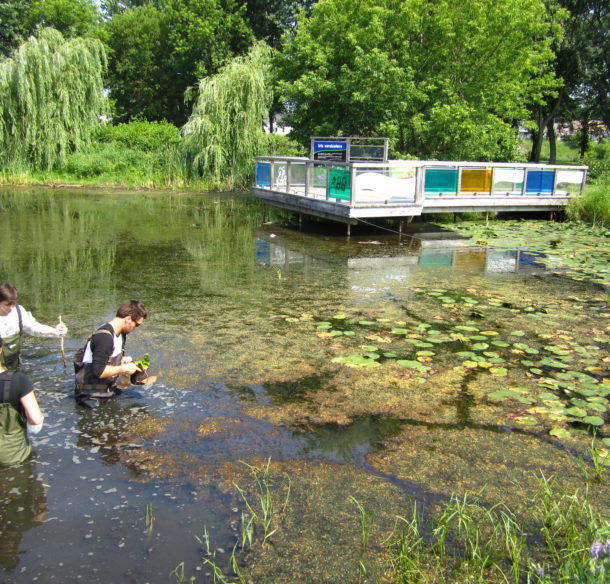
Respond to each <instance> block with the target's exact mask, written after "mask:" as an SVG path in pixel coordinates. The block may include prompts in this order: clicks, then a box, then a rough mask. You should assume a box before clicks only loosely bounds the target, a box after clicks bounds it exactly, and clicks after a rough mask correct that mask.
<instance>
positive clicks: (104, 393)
mask: <svg viewBox="0 0 610 584" xmlns="http://www.w3.org/2000/svg"><path fill="white" fill-rule="evenodd" d="M102 333H105V334H109V335H112V333H111V332H110V331H109V330H106V329H102V330H98V331H95V332H94V333H93V335H98V334H102ZM93 335H91V336H90V337H89V339H88V340H87V342H86V343H85V346H84V347H83V351H82V353H83V355H84V352H85V349H86V347H87V344H88V343H90V342H91V339H92V338H93ZM123 347H125V337H124V336H123ZM123 354H124V350H123V351H121V354H120V355H117V356H116V357H114V358H113V357H109V358H108V363H107V364H108V365H114V366H116V365H120V364H121V362H122V360H123ZM74 377H75V380H76V384H75V387H74V397H75V399H76V402H77V403H78V404H80V405H81V406H85V407H87V408H97V407H99V405H100V402H104V401H106V400H108V399H110V398H111V397H114V396H115V395H116V394H117V392H118V390H116V389H115V388H114V387H113V386H114V383H115V382H116V380H117V377H118V376H116V375H115V376H113V377H108V378H107V380H100V381H99V382H98V383H87V381H88V380H90V379H91V378H93V377H95V376H94V375H93V372H92V371H91V363H81V364H80V367H78V368H77V366H76V364H75V375H74Z"/></svg>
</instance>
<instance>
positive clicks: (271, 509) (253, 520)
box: [233, 458, 290, 545]
mask: <svg viewBox="0 0 610 584" xmlns="http://www.w3.org/2000/svg"><path fill="white" fill-rule="evenodd" d="M242 464H244V465H245V466H246V467H248V469H250V471H251V472H252V476H253V477H254V482H255V485H256V490H257V498H256V500H254V499H252V498H249V497H248V495H247V494H246V491H245V489H243V488H242V487H240V486H239V485H238V484H237V483H235V482H234V483H233V486H234V487H235V488H236V489H237V491H238V493H239V494H240V496H241V498H242V500H243V501H244V503H245V504H246V507H247V509H248V512H249V516H246V515H245V514H242V544H245V543H248V545H252V541H253V540H254V530H255V528H256V526H258V527H259V528H260V529H261V530H262V539H261V544H264V543H266V542H267V540H268V539H269V538H270V537H271V536H272V535H273V534H274V533H275V532H276V531H277V529H278V525H277V524H278V521H279V514H280V513H282V512H283V511H284V510H285V509H286V505H288V501H289V499H290V481H289V480H288V482H287V486H286V497H285V499H284V503H283V504H282V505H278V504H277V502H276V501H275V499H274V497H273V493H272V484H271V479H270V473H269V467H270V465H271V458H269V459H267V464H266V465H265V466H264V467H263V468H262V469H259V468H257V467H255V466H253V465H250V464H248V463H247V462H243V461H242Z"/></svg>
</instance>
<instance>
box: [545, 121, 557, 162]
mask: <svg viewBox="0 0 610 584" xmlns="http://www.w3.org/2000/svg"><path fill="white" fill-rule="evenodd" d="M546 135H547V137H548V139H549V164H557V136H556V134H555V118H554V117H551V118H549V119H548V120H547V122H546Z"/></svg>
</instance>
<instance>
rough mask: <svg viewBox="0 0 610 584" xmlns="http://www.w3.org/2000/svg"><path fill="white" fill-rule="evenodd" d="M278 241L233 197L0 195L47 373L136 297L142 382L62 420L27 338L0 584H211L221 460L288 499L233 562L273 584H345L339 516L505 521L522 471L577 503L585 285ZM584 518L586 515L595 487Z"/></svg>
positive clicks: (231, 475)
mask: <svg viewBox="0 0 610 584" xmlns="http://www.w3.org/2000/svg"><path fill="white" fill-rule="evenodd" d="M273 219H275V221H274V222H271V221H270V220H273ZM277 220H278V217H277V216H274V214H273V212H270V211H269V210H268V209H264V208H262V207H261V206H259V204H258V203H256V202H253V201H252V200H251V199H250V198H249V197H247V196H243V197H240V196H226V195H219V194H206V195H201V196H192V195H181V194H133V193H123V194H120V193H113V194H107V193H100V192H96V193H85V192H63V191H57V190H5V191H2V192H1V193H0V240H1V242H2V243H1V246H0V280H2V281H9V282H11V283H13V284H14V285H16V286H17V287H18V289H19V291H20V295H21V303H22V304H23V305H24V306H25V307H26V308H27V309H29V310H31V311H32V312H33V313H34V315H35V316H36V317H37V318H38V319H39V320H40V321H41V322H44V323H54V322H56V320H57V316H58V315H59V314H61V316H62V318H63V320H64V322H66V323H67V325H68V327H69V335H68V337H67V338H66V340H65V353H66V355H67V357H68V360H70V358H71V355H72V354H73V353H74V352H75V351H76V349H77V348H78V347H79V346H80V344H81V343H82V342H83V340H84V339H85V338H86V337H87V335H88V334H89V333H90V332H91V331H92V330H93V329H94V328H95V327H97V326H99V325H100V324H102V323H103V322H105V321H106V320H107V319H109V318H111V317H112V315H113V313H114V311H115V310H116V308H117V306H118V305H119V304H120V303H121V301H122V300H124V299H128V298H132V299H140V300H142V301H143V302H144V303H145V305H146V306H147V307H148V309H149V310H150V316H149V318H148V320H147V321H146V322H145V324H144V326H143V327H141V328H140V329H138V331H137V332H136V333H134V334H132V335H130V337H129V339H128V353H129V354H131V355H132V356H134V357H139V356H141V355H143V354H144V353H148V354H150V357H151V362H152V366H151V372H152V373H154V374H156V375H158V383H156V384H155V385H153V386H152V387H150V388H142V387H136V386H134V387H132V388H130V389H129V390H126V391H125V392H124V393H123V394H122V395H121V396H120V397H118V398H117V399H115V400H114V401H112V402H110V403H108V404H106V405H105V406H104V407H103V408H100V409H99V410H95V411H89V410H83V409H80V408H78V407H76V405H75V403H74V400H73V398H72V391H73V381H72V374H71V370H70V363H68V368H67V369H65V368H64V365H63V361H62V355H61V351H60V343H59V341H58V340H57V339H40V338H28V339H27V341H26V343H25V347H24V351H23V356H24V367H23V370H24V371H25V372H26V373H27V374H28V375H29V376H30V377H31V378H32V379H33V380H34V381H35V385H36V388H37V391H38V396H39V401H40V402H41V404H42V407H43V409H44V411H45V416H46V419H45V426H44V429H43V431H42V432H41V433H40V434H39V435H38V436H37V437H35V438H34V440H33V443H34V450H35V455H34V457H33V459H32V460H31V461H29V462H28V463H27V464H26V465H24V466H22V467H19V468H16V469H15V468H10V469H2V470H0V477H1V481H0V581H2V582H36V581H38V582H62V583H68V582H88V583H93V582H114V583H123V582H125V583H128V582H166V581H178V580H179V579H180V577H184V578H185V579H188V578H191V577H195V578H196V581H197V582H212V581H213V578H212V575H211V569H210V568H209V566H207V565H205V564H203V563H202V562H201V558H202V557H206V556H205V554H206V553H207V544H206V543H205V542H206V541H209V542H210V544H209V545H210V548H211V550H216V560H217V562H218V563H219V564H220V565H223V563H224V565H225V566H226V565H227V564H228V557H229V554H230V551H231V549H232V548H233V546H234V544H235V542H236V539H237V536H238V533H239V531H240V521H241V513H242V511H243V510H244V508H245V505H244V501H243V499H242V498H241V497H240V496H239V493H238V491H237V489H236V488H235V483H237V484H238V485H240V486H242V487H243V488H246V487H247V486H252V480H251V479H252V473H251V471H250V469H249V468H248V466H247V465H246V464H244V463H247V464H249V465H254V466H258V467H259V468H262V466H264V465H265V461H267V460H269V459H271V461H272V463H271V466H270V470H271V471H272V473H273V477H274V481H275V484H276V486H277V489H278V495H279V493H280V492H281V491H282V489H285V488H286V487H285V485H286V484H287V482H286V481H287V480H288V479H290V484H291V487H290V502H289V504H288V506H287V507H286V509H285V517H284V520H283V525H282V528H281V531H280V532H278V534H277V535H276V536H274V538H275V545H274V546H273V548H272V552H270V551H269V549H271V548H268V549H267V550H264V551H260V553H258V554H251V556H252V557H249V558H248V557H245V558H244V561H247V562H248V563H249V565H250V566H251V569H252V572H251V573H252V574H253V575H254V577H255V576H256V575H257V574H258V578H259V579H258V580H256V581H260V582H271V581H272V582H275V583H278V582H284V581H285V582H292V581H295V580H294V579H293V578H294V577H295V576H294V575H295V574H299V575H300V577H299V580H298V581H300V582H327V581H328V582H336V581H339V580H337V578H338V575H339V574H342V575H343V576H342V581H345V582H348V581H357V571H358V557H357V553H356V551H355V550H356V549H357V546H355V545H354V542H355V541H356V542H357V541H358V538H359V519H358V508H357V505H356V504H355V502H354V501H355V500H356V501H359V502H360V503H361V504H362V505H363V506H365V507H366V508H368V509H371V510H373V511H374V512H375V513H376V517H377V520H378V525H379V526H384V525H385V526H391V524H392V522H393V521H394V520H395V517H396V515H399V514H401V513H405V512H406V509H407V508H410V507H411V506H412V502H413V501H414V500H415V501H418V502H419V503H420V504H421V508H422V509H425V510H426V511H425V513H432V512H433V510H434V509H435V506H436V504H437V503H439V502H441V501H443V500H446V499H447V497H449V496H450V495H451V493H454V492H456V493H477V492H479V491H480V490H481V488H483V487H484V486H485V488H486V490H485V497H486V500H487V501H488V502H490V503H493V502H497V501H500V500H503V501H506V502H508V503H510V504H512V505H514V506H516V507H517V508H518V507H519V505H525V504H526V503H527V501H528V497H532V496H534V493H535V484H536V476H539V475H540V473H544V475H545V476H559V477H560V482H561V485H562V486H564V487H566V488H578V487H579V486H582V485H583V464H584V465H585V467H589V468H592V466H591V459H590V455H589V454H588V452H589V450H588V444H589V443H590V438H588V437H587V434H586V432H589V433H590V431H591V429H592V428H596V429H597V431H598V436H600V437H604V436H608V408H607V399H606V396H608V394H610V385H609V383H610V381H609V380H608V378H609V377H610V375H609V374H608V364H609V358H608V342H609V340H610V337H609V333H610V330H609V325H610V321H609V320H608V311H607V297H606V296H607V295H606V292H605V291H604V290H603V289H601V287H599V286H598V287H595V286H593V285H591V284H588V283H587V282H573V281H571V280H569V279H567V278H563V277H561V275H556V274H552V273H550V272H549V271H548V270H547V269H546V266H545V265H544V264H542V263H540V262H539V261H537V259H539V257H540V256H539V254H536V253H533V252H531V251H529V252H527V253H525V252H523V253H521V252H518V251H493V250H484V249H476V248H466V247H463V246H456V245H455V241H450V240H448V241H447V242H446V243H445V244H443V240H442V238H441V239H440V240H439V238H438V237H434V236H430V238H429V239H428V240H426V241H425V242H424V244H420V243H419V242H418V241H416V240H411V239H410V238H408V237H406V238H403V239H402V240H401V241H399V239H398V237H397V236H395V235H381V234H380V233H379V232H376V233H372V232H368V233H367V232H366V231H360V232H355V233H354V234H353V235H352V237H351V239H350V240H347V239H346V238H345V236H344V232H343V230H337V229H330V230H329V231H327V232H323V231H321V230H320V229H319V228H317V229H316V230H309V231H308V232H307V233H305V232H303V233H299V232H297V231H295V230H290V229H286V228H282V227H281V226H280V225H279V223H278V222H277ZM418 231H420V232H421V231H425V229H424V228H423V227H421V226H420V227H418ZM432 241H433V242H434V243H433V245H431V242H432ZM503 391H504V392H506V391H508V392H509V393H508V394H506V393H504V394H503V393H502V392H503ZM498 392H499V393H498ZM510 392H512V393H510ZM579 392H580V393H579ZM570 399H572V400H574V399H580V400H581V402H582V403H581V402H573V401H572V403H571V402H570ZM560 406H561V407H560ZM570 408H572V409H570ZM573 408H576V409H578V408H580V410H581V411H583V412H584V414H583V415H581V414H580V412H578V411H576V410H575V409H573ZM560 410H561V411H560ZM568 410H569V411H568ZM566 411H567V413H566ZM585 418H586V419H585ZM600 420H601V421H600ZM553 429H555V430H556V431H557V432H558V433H559V435H560V436H559V437H558V436H554V435H551V434H550V433H549V432H550V431H551V430H553ZM561 431H563V432H564V433H565V435H563V434H562V432H561ZM578 431H582V432H584V434H579V433H578ZM557 432H556V433H557ZM583 436H584V437H583ZM591 472H592V471H591ZM591 496H592V499H593V500H594V501H596V504H598V505H599V508H600V510H602V511H603V512H606V513H608V511H609V508H608V501H610V492H609V490H608V487H607V485H606V484H604V483H602V484H598V485H596V486H594V487H592V488H591ZM351 497H353V498H354V499H352V498H351ZM379 528H380V529H381V528H382V527H379ZM388 528H390V527H388ZM204 534H207V536H205V537H204ZM197 538H199V539H197ZM321 550H323V553H321ZM380 554H381V555H383V554H382V552H380ZM181 563H183V568H180V566H179V565H180V564H181ZM177 566H178V567H179V569H178V570H176V567H177ZM349 566H351V568H350V567H349ZM181 569H183V570H184V571H183V572H181ZM346 570H347V571H346ZM170 573H171V574H170Z"/></svg>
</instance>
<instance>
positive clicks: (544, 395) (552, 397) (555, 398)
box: [538, 391, 559, 401]
mask: <svg viewBox="0 0 610 584" xmlns="http://www.w3.org/2000/svg"><path fill="white" fill-rule="evenodd" d="M538 397H539V398H540V399H541V400H548V401H558V400H559V397H558V396H556V395H555V394H554V393H549V392H548V391H545V392H544V393H541V394H540V395H539V396H538Z"/></svg>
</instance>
